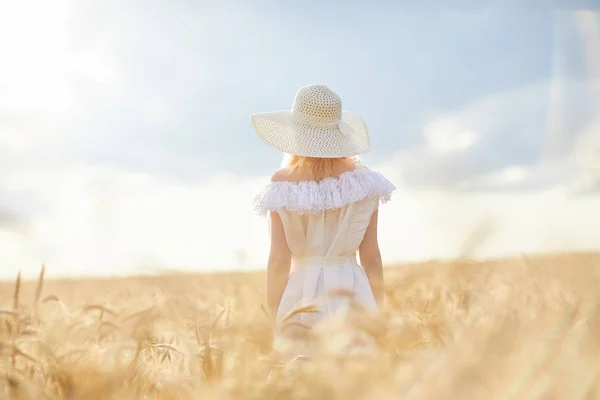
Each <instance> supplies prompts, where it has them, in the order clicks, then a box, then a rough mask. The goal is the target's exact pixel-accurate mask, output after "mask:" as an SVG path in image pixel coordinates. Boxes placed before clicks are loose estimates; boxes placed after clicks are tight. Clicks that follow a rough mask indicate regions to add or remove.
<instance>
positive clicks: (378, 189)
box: [254, 166, 396, 216]
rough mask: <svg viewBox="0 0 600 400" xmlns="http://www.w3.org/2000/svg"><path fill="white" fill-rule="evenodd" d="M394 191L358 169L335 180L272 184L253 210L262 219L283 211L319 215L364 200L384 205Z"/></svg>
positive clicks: (374, 175)
mask: <svg viewBox="0 0 600 400" xmlns="http://www.w3.org/2000/svg"><path fill="white" fill-rule="evenodd" d="M395 189H396V187H395V186H394V185H393V184H392V183H391V182H390V181H388V180H387V179H386V178H385V177H384V176H383V175H381V174H380V173H378V172H375V171H371V170H370V169H368V168H367V167H364V166H357V167H356V168H355V169H354V170H352V171H348V172H344V173H343V174H341V175H340V176H338V177H336V178H326V179H323V180H322V181H320V182H315V181H302V182H271V183H270V184H269V185H267V186H266V187H265V188H264V189H263V191H262V192H260V193H259V194H258V196H256V198H255V199H254V210H255V211H256V212H257V213H258V214H259V215H263V216H265V215H267V213H268V212H269V211H280V210H283V209H287V210H289V211H295V212H297V213H299V214H306V213H312V214H318V213H320V212H322V211H324V210H332V209H337V208H341V207H343V206H345V205H348V204H351V203H354V202H355V201H359V200H363V199H366V198H378V199H379V200H380V201H381V203H386V202H388V201H389V200H390V199H391V197H392V192H393V191H394V190H395Z"/></svg>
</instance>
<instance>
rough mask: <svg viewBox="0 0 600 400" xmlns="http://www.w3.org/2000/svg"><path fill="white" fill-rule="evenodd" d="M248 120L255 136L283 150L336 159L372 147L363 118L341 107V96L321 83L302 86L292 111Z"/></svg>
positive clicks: (253, 116)
mask: <svg viewBox="0 0 600 400" xmlns="http://www.w3.org/2000/svg"><path fill="white" fill-rule="evenodd" d="M251 121H252V128H253V129H254V132H255V133H256V135H257V136H258V137H259V138H260V139H261V140H262V141H263V142H265V143H266V144H267V145H269V146H271V147H273V148H275V149H277V150H279V151H281V152H283V153H288V154H293V155H298V156H306V157H318V158H338V157H351V156H356V155H359V154H363V153H366V152H368V151H369V150H370V148H371V139H370V136H369V130H368V128H367V125H366V124H365V121H363V119H362V118H361V117H359V116H358V115H356V114H353V113H351V112H348V111H344V110H342V100H341V99H340V97H339V96H338V95H337V94H336V93H335V92H333V91H332V90H331V89H329V88H328V87H327V86H324V85H309V86H305V87H303V88H301V89H300V90H299V91H298V93H297V94H296V97H295V99H294V104H293V106H292V109H291V110H283V111H272V112H265V113H258V114H254V115H252V117H251Z"/></svg>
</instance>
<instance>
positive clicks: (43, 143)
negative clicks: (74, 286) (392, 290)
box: [0, 0, 600, 274]
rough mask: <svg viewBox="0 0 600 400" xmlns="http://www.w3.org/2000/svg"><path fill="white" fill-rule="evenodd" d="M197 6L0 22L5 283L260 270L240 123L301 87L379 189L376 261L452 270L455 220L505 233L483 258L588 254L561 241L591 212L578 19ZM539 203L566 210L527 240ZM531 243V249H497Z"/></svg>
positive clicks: (263, 166)
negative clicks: (384, 184) (363, 130)
mask: <svg viewBox="0 0 600 400" xmlns="http://www.w3.org/2000/svg"><path fill="white" fill-rule="evenodd" d="M213 3H214V4H211V3H208V2H190V1H174V2H168V3H167V2H141V1H133V0H128V1H103V2H99V1H78V2H74V1H71V2H70V1H55V2H52V4H49V3H47V2H42V1H33V0H31V1H23V2H19V3H18V4H16V3H15V4H12V3H8V2H7V3H5V4H3V5H1V6H0V45H1V46H0V49H3V50H2V52H3V54H2V59H3V60H4V61H3V62H2V63H1V64H0V88H2V89H3V90H0V129H1V130H0V262H2V264H3V265H11V267H9V269H7V270H6V273H8V274H13V273H14V272H15V271H16V270H17V269H22V268H25V269H26V268H29V267H31V266H33V265H35V266H36V267H37V265H38V264H39V263H41V262H42V261H46V262H48V263H50V264H51V265H52V266H53V267H54V270H55V271H56V273H57V274H58V273H65V274H81V273H85V274H89V273H93V274H96V273H120V272H124V271H127V272H130V271H138V272H139V271H143V270H145V269H147V268H150V267H152V268H154V267H158V266H160V267H161V268H163V267H164V268H186V269H199V270H202V269H207V268H211V267H214V268H231V267H238V266H240V265H241V264H243V265H244V266H247V265H252V266H259V265H261V263H263V262H264V261H263V259H264V256H265V251H266V248H267V246H266V242H265V235H266V233H265V232H266V231H264V232H263V228H265V226H264V221H260V220H257V219H252V218H253V217H252V216H251V213H252V208H251V200H252V195H253V194H254V193H255V192H256V191H257V190H259V189H260V186H261V185H262V184H263V183H264V182H265V179H266V177H268V176H269V175H270V174H271V172H272V170H273V169H274V168H276V166H277V164H278V163H279V160H280V157H281V156H280V155H279V154H278V153H277V152H275V151H274V150H271V149H270V148H267V147H265V146H264V145H263V144H262V143H261V142H260V141H259V140H258V139H257V138H256V137H255V136H254V135H253V133H252V131H251V129H250V124H249V115H250V114H251V113H253V112H261V111H269V110H276V109H285V108H289V107H290V106H291V104H292V101H293V97H294V95H295V93H296V91H297V90H298V88H299V87H301V86H303V85H306V84H311V83H322V84H327V85H328V86H330V87H331V88H332V89H333V90H335V91H336V92H337V93H338V94H339V95H340V96H341V97H342V100H343V102H344V107H345V108H346V109H348V110H351V111H354V112H357V113H359V114H361V115H362V116H363V117H364V118H365V120H366V121H367V123H368V125H369V128H370V130H371V135H372V143H373V150H372V152H371V153H369V154H368V155H365V156H364V157H363V159H364V161H365V162H367V163H368V164H370V165H372V166H374V167H378V168H381V169H382V170H383V171H386V173H388V175H389V176H390V178H391V179H393V180H394V183H396V184H397V186H398V187H399V193H398V198H399V200H398V201H397V202H395V204H396V205H394V206H390V211H389V217H388V219H387V220H386V221H388V222H387V227H386V222H384V223H383V228H382V237H383V239H382V241H383V245H382V246H383V247H384V249H385V250H387V252H384V258H386V259H387V260H388V261H389V262H393V261H398V260H405V259H423V258H428V257H441V256H449V255H454V254H455V252H456V251H457V250H456V249H458V248H459V247H460V243H459V241H457V240H458V239H455V238H453V236H465V235H468V232H469V231H470V230H471V228H473V226H474V225H473V224H475V225H476V224H477V223H478V222H477V221H479V220H480V219H481V218H480V216H479V214H477V213H475V214H473V213H471V211H472V210H474V209H481V210H482V211H481V213H482V215H492V216H494V217H495V218H496V219H501V220H503V221H505V223H504V225H505V226H504V227H503V228H502V229H499V232H500V233H499V237H500V239H496V241H495V242H494V241H492V244H491V245H490V246H489V248H488V250H487V251H483V252H482V254H483V255H497V254H505V253H511V252H512V253H514V252H520V251H545V250H555V249H563V248H565V249H571V248H585V247H589V246H590V244H593V243H598V241H597V240H596V241H595V242H594V240H593V238H594V235H596V234H600V233H599V231H598V230H594V229H595V228H592V227H587V225H586V226H583V225H582V224H577V223H576V222H574V221H577V220H578V216H580V215H581V214H580V213H581V212H582V211H581V210H584V209H587V208H586V207H590V208H589V210H591V211H594V210H596V209H595V208H593V207H594V204H595V202H594V197H595V196H597V194H596V193H597V187H598V186H599V185H598V181H599V180H598V179H599V178H598V177H599V175H598V160H599V159H600V157H596V156H597V154H598V153H596V151H597V149H598V147H597V146H599V143H598V138H599V137H600V123H599V120H598V115H600V94H599V93H600V91H599V79H600V75H599V72H598V71H600V61H599V60H600V32H599V28H598V27H599V25H600V17H599V16H598V14H597V13H593V12H582V11H577V10H568V9H562V10H558V9H553V8H552V7H550V6H547V5H546V6H544V7H538V8H534V7H532V6H529V7H518V6H514V5H513V6H510V7H508V6H505V7H489V6H486V7H484V6H478V7H473V6H471V5H470V4H469V3H468V2H463V3H462V4H459V3H458V2H456V3H455V4H456V6H455V7H450V6H448V5H447V6H446V7H445V8H440V7H438V8H435V7H433V6H429V7H425V6H423V7H412V8H411V7H402V6H392V5H391V4H390V3H387V4H386V3H384V2H380V3H378V4H377V5H368V6H367V5H366V3H359V2H344V5H343V6H342V5H340V3H338V2H316V1H310V2H302V3H301V5H299V4H300V3H294V4H293V5H292V3H285V4H284V3H282V2H279V3H275V2H266V1H265V2H252V3H251V4H249V3H248V2H232V1H229V2H213ZM597 67H598V68H597ZM580 194H586V196H583V197H581V196H578V195H580ZM222 196H228V198H227V199H226V200H223V199H220V197H222ZM453 196H454V197H453ZM548 196H549V197H548ZM590 197H591V198H590ZM439 199H446V200H447V201H445V202H440V200H439ZM452 199H454V200H452ZM575 199H577V200H575ZM452 201H454V202H455V203H452ZM539 201H541V202H543V203H544V204H546V205H552V204H555V203H553V202H556V204H562V205H561V206H557V207H561V209H563V210H570V211H564V212H563V214H564V215H563V214H561V215H562V216H561V217H560V218H559V219H556V221H555V223H554V225H547V223H546V222H545V221H546V220H547V219H548V218H546V217H545V215H546V214H543V212H542V211H536V212H535V213H533V212H532V211H531V210H537V209H539V208H540V207H539V206H537V204H539V203H537V202H539ZM575 201H577V202H578V203H573V202H575ZM595 201H596V202H597V199H595ZM581 202H584V203H581ZM567 203H568V204H567ZM599 203H600V202H599ZM409 204H412V208H411V207H409ZM467 204H469V205H470V206H467ZM502 204H504V205H506V207H503V206H502ZM508 204H513V205H514V207H517V208H518V209H519V210H521V211H515V212H513V213H511V214H510V215H509V214H505V213H506V212H507V211H506V210H505V208H507V207H508ZM527 207H530V208H527ZM548 207H550V206H548ZM499 210H500V211H499ZM528 210H529V211H528ZM577 210H579V211H577ZM598 211H600V210H598ZM519 212H521V213H522V214H519ZM544 212H546V213H548V215H550V214H551V215H556V214H557V213H556V212H555V210H554V209H552V208H547V210H546V211H544ZM578 212H579V214H578ZM207 213H208V214H210V216H207V215H206V214H207ZM540 213H541V214H540ZM467 214H469V215H467ZM534 214H535V216H534ZM596 215H600V212H598V213H596ZM417 216H421V217H418V218H417ZM434 216H435V217H434ZM534 217H535V218H534ZM231 218H237V221H238V223H237V225H238V227H237V228H236V229H235V231H236V232H235V234H232V232H231V229H230V227H231V224H224V223H223V221H224V220H229V219H231ZM419 218H421V219H419ZM453 218H457V219H456V220H454V219H453ZM528 218H529V219H528ZM532 218H533V219H532ZM556 218H558V217H556ZM509 220H510V221H513V220H514V221H515V222H514V223H515V224H516V225H514V224H513V225H511V224H510V223H508V222H506V221H509ZM440 221H442V222H440ZM443 221H446V222H443ZM518 221H521V222H518ZM523 221H529V222H528V223H527V226H532V227H535V229H534V230H533V231H531V232H530V231H528V230H524V229H522V227H520V225H519V224H520V223H523ZM440 224H445V225H444V227H443V229H442V227H441V226H440ZM224 225H227V229H226V228H224ZM596 225H600V224H596ZM228 229H229V230H228ZM528 229H529V228H528ZM532 229H533V228H532ZM536 229H537V230H536ZM548 229H555V230H556V231H557V232H558V233H557V234H556V235H555V234H554V233H551V234H548V235H550V236H552V239H547V240H546V239H544V240H541V241H539V240H538V241H534V242H531V243H529V242H527V243H525V242H526V241H523V240H521V239H519V236H518V235H517V236H515V234H514V232H515V231H518V232H521V234H522V235H524V237H527V238H528V237H531V236H533V237H541V236H543V235H542V234H541V233H542V232H551V231H549V230H548ZM417 231H418V232H419V233H418V234H415V233H414V232H417ZM446 231H448V232H449V235H450V236H440V235H442V233H440V232H446ZM567 231H569V232H571V233H570V234H568V235H566V234H565V232H567ZM174 232H177V233H176V234H175V233H174ZM211 232H212V233H211ZM215 232H217V233H215ZM219 232H220V233H219ZM403 232H404V233H403ZM407 232H412V234H408V233H407ZM502 232H504V233H502ZM525 232H527V233H525ZM403 235H405V236H406V237H405V236H403ZM436 235H437V236H436ZM502 235H504V236H502ZM411 236H412V237H417V238H419V239H418V240H419V243H418V244H415V243H407V244H406V246H398V241H399V240H408V239H409V237H411ZM564 236H567V237H568V240H567V239H564ZM598 237H600V236H598ZM398 238H403V239H398ZM557 238H558V239H557ZM411 240H412V239H411ZM414 240H417V239H414ZM528 240H529V239H528ZM398 248H400V250H398ZM403 248H405V249H406V251H404V250H402V249H403ZM414 249H418V251H417V250H414ZM34 268H35V267H34Z"/></svg>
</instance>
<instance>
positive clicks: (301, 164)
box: [281, 154, 356, 181]
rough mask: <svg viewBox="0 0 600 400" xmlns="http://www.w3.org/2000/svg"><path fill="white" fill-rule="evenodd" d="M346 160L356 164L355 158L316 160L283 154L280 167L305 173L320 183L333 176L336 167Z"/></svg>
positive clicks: (314, 158) (315, 158)
mask: <svg viewBox="0 0 600 400" xmlns="http://www.w3.org/2000/svg"><path fill="white" fill-rule="evenodd" d="M346 160H352V161H355V162H356V160H355V157H339V158H317V157H305V156H297V155H293V154H285V155H284V157H283V161H282V163H281V167H282V168H289V169H290V170H292V171H301V172H307V173H309V174H310V175H311V177H312V179H314V180H316V181H320V180H322V179H325V178H329V177H333V176H335V172H336V166H337V165H339V164H340V162H343V161H346Z"/></svg>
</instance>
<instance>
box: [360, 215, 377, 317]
mask: <svg viewBox="0 0 600 400" xmlns="http://www.w3.org/2000/svg"><path fill="white" fill-rule="evenodd" d="M378 215H379V212H378V211H377V210H376V211H375V212H374V213H373V215H372V216H371V222H369V226H368V227H367V230H366V232H365V236H364V238H363V241H362V243H361V244H360V246H359V248H358V254H359V257H360V264H361V266H362V267H363V268H364V270H365V272H366V274H367V277H368V278H369V284H370V285H371V290H372V291H373V295H374V296H375V301H377V304H378V305H379V306H380V307H381V305H382V302H383V265H382V263H381V253H380V251H379V243H378V241H377V219H378Z"/></svg>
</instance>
